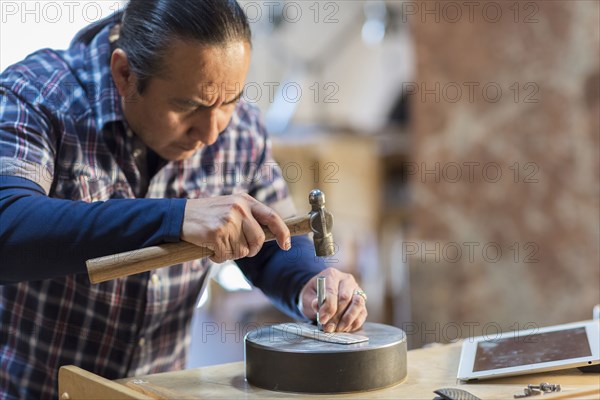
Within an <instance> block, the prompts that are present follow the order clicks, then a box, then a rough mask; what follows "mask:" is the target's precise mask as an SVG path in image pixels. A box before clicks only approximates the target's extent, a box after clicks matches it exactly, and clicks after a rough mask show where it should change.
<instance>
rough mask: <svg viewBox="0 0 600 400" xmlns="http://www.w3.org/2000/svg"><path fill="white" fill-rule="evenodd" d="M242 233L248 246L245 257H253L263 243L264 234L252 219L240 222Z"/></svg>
mask: <svg viewBox="0 0 600 400" xmlns="http://www.w3.org/2000/svg"><path fill="white" fill-rule="evenodd" d="M242 232H243V237H244V238H245V241H246V243H247V246H248V254H247V257H254V256H255V255H256V254H258V252H259V251H260V249H261V248H262V246H263V244H264V243H265V232H264V231H263V230H262V227H261V226H260V224H259V223H258V222H257V221H256V220H255V219H253V218H247V219H245V220H244V221H242Z"/></svg>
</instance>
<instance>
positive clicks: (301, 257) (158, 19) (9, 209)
mask: <svg viewBox="0 0 600 400" xmlns="http://www.w3.org/2000/svg"><path fill="white" fill-rule="evenodd" d="M250 37H251V35H250V29H249V26H248V22H247V20H246V17H245V16H244V13H243V11H242V10H241V9H240V7H239V6H238V4H237V3H236V2H235V1H234V0H185V1H182V0H162V1H160V0H131V1H130V3H129V4H128V6H127V9H126V10H125V13H124V15H121V14H117V15H116V16H113V17H111V18H108V19H106V20H103V21H100V22H99V23H97V24H94V25H92V26H90V27H88V28H87V29H85V30H84V31H82V32H80V34H78V36H77V37H76V38H75V39H74V41H73V43H72V44H71V46H70V48H69V49H68V50H66V51H51V50H47V49H46V50H41V51H39V52H37V53H34V54H33V55H31V56H30V57H28V58H27V59H26V60H24V61H22V62H20V63H18V64H16V65H14V66H11V67H9V68H8V69H7V70H6V71H4V72H3V73H2V75H1V77H0V94H1V97H2V102H1V104H0V107H1V108H0V142H1V147H0V212H1V219H2V220H1V222H2V223H1V224H0V251H1V254H2V262H1V265H0V281H1V282H2V284H3V285H2V286H0V319H1V322H0V323H1V325H0V392H1V396H0V398H14V397H24V398H56V396H57V391H56V389H57V388H56V383H57V372H58V368H59V367H60V366H61V365H65V364H75V365H78V366H80V367H82V368H84V369H87V370H90V371H92V372H94V373H97V374H99V375H101V376H104V377H106V378H109V379H116V378H122V377H125V376H135V375H141V374H149V373H157V372H161V371H167V370H174V369H180V368H183V367H184V366H185V355H186V350H187V348H188V345H189V339H190V337H189V326H190V320H191V317H192V314H193V309H194V304H195V302H196V299H197V296H198V294H199V290H200V287H201V284H202V281H203V279H204V278H205V271H206V269H207V267H208V266H209V265H210V262H211V261H210V260H200V261H196V262H190V263H184V264H182V265H177V266H173V267H170V268H164V269H160V270H156V271H153V272H152V273H143V274H137V275H134V276H130V277H127V278H121V279H116V280H113V281H110V282H105V283H102V284H99V285H91V284H90V283H89V280H88V278H87V274H86V270H85V263H84V262H85V260H87V259H90V258H94V257H98V256H102V255H108V254H114V253H118V252H122V251H128V250H133V249H137V248H141V247H145V246H150V245H155V244H158V243H163V242H176V241H179V240H185V241H188V242H191V243H195V244H201V245H207V244H208V245H210V246H211V247H212V248H213V250H214V251H215V256H214V257H212V261H215V262H222V261H225V260H237V263H238V265H239V266H240V267H241V269H242V270H243V272H244V273H245V274H246V276H247V277H248V278H249V279H250V280H251V281H252V282H253V284H254V285H256V286H257V287H259V288H261V289H262V290H263V291H264V292H265V293H266V294H267V295H268V296H270V297H271V298H272V299H273V300H274V301H275V303H276V304H277V305H278V306H279V307H280V308H282V309H283V310H284V311H286V312H288V313H289V314H290V315H293V316H295V317H297V318H308V319H311V320H314V318H315V313H316V276H317V275H320V274H323V275H326V276H327V279H328V290H329V293H328V294H327V295H328V300H327V302H326V305H325V306H324V308H323V309H322V319H323V322H324V323H325V327H326V328H325V329H326V330H327V331H328V332H332V331H335V330H337V331H353V330H356V329H358V328H359V327H360V326H361V325H362V324H363V323H364V321H365V318H366V315H367V312H366V308H365V298H364V297H365V296H364V295H363V293H362V292H360V291H359V292H357V290H359V287H358V285H357V283H356V281H355V280H354V278H353V277H352V276H351V275H348V274H344V273H342V272H340V271H338V270H335V269H332V268H328V269H325V268H324V265H323V263H322V262H321V261H319V260H318V259H316V258H315V257H314V255H313V250H312V245H311V244H310V242H308V239H307V238H293V239H291V238H290V233H289V231H288V229H287V228H286V226H285V224H284V222H283V220H282V217H283V218H285V217H289V216H291V215H292V214H293V212H294V210H293V207H292V205H291V201H290V199H289V197H288V194H287V190H286V186H285V181H284V180H283V179H282V177H281V173H280V170H279V169H278V168H277V167H276V164H275V163H274V162H273V160H272V158H271V153H270V144H269V141H268V139H267V136H266V133H265V131H264V127H263V125H262V123H261V122H260V118H259V116H258V112H257V110H256V109H255V108H254V107H252V106H251V105H249V104H247V103H245V102H244V101H242V100H240V97H241V94H242V88H243V83H244V81H245V79H246V74H247V72H248V67H249V63H250V50H251V47H250ZM261 225H265V226H267V227H268V228H269V229H270V230H271V231H273V233H274V234H275V236H276V238H277V242H276V243H273V242H271V243H264V235H263V233H262V230H261ZM290 247H293V248H294V250H295V251H294V254H293V256H292V255H291V252H290V253H288V252H286V251H285V250H288V249H290Z"/></svg>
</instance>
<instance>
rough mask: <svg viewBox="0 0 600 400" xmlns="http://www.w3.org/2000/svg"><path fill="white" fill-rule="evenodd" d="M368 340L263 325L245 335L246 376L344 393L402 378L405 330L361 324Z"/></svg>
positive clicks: (278, 386) (267, 383)
mask: <svg viewBox="0 0 600 400" xmlns="http://www.w3.org/2000/svg"><path fill="white" fill-rule="evenodd" d="M356 334H358V335H363V336H367V337H368V338H369V341H368V342H362V343H356V344H337V343H329V342H323V341H318V340H314V339H310V338H306V337H302V336H300V335H296V334H294V333H293V331H289V332H285V331H281V330H278V329H273V328H272V327H265V328H261V329H257V330H255V331H252V332H249V333H248V334H247V335H246V337H245V360H246V379H247V380H248V382H249V383H250V384H252V385H255V386H258V387H261V388H263V389H268V390H275V391H283V392H298V393H347V392H356V391H368V390H376V389H382V388H385V387H389V386H393V385H396V384H398V383H400V382H402V381H403V380H404V379H405V378H406V372H407V367H406V335H405V333H404V332H403V331H402V330H401V329H398V328H396V327H392V326H388V325H383V324H375V323H366V324H365V325H364V327H363V329H361V330H360V331H357V332H356Z"/></svg>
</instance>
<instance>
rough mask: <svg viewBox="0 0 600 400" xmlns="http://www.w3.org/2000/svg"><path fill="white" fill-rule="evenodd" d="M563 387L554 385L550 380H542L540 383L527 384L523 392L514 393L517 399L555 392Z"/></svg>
mask: <svg viewBox="0 0 600 400" xmlns="http://www.w3.org/2000/svg"><path fill="white" fill-rule="evenodd" d="M560 390H561V387H560V385H553V384H551V383H548V382H542V383H540V384H539V385H531V384H530V385H527V387H526V388H525V389H523V393H517V394H515V395H514V398H515V399H522V398H524V397H531V396H539V395H543V394H546V393H554V392H560Z"/></svg>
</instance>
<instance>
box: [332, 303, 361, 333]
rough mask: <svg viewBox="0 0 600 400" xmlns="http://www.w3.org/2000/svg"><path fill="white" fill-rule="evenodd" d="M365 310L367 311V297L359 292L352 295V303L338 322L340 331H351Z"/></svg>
mask: <svg viewBox="0 0 600 400" xmlns="http://www.w3.org/2000/svg"><path fill="white" fill-rule="evenodd" d="M363 310H365V311H366V304H365V299H364V298H363V297H362V296H359V295H357V294H354V295H352V299H351V301H350V304H349V305H348V307H347V308H346V309H345V311H344V314H343V315H342V318H341V319H340V322H339V323H338V331H340V332H348V331H350V330H351V328H352V327H353V326H354V325H355V323H356V322H357V320H358V319H359V317H360V316H361V313H362V312H363ZM361 325H362V324H361Z"/></svg>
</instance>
